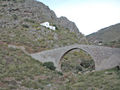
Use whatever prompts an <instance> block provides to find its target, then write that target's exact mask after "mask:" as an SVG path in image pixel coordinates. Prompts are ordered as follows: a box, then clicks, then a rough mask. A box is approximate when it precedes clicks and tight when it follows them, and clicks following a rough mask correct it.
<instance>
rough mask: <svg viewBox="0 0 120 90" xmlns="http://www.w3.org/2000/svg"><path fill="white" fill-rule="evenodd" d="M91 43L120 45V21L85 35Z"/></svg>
mask: <svg viewBox="0 0 120 90" xmlns="http://www.w3.org/2000/svg"><path fill="white" fill-rule="evenodd" d="M87 39H88V41H89V42H91V43H92V44H98V43H99V42H102V43H103V45H105V46H114V47H120V23H118V24H115V25H111V26H109V27H106V28H103V29H101V30H99V31H98V32H95V33H92V34H90V35H88V36H87Z"/></svg>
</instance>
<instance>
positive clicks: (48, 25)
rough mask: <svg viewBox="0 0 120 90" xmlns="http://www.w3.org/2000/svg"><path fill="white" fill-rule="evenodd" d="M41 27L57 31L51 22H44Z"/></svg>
mask: <svg viewBox="0 0 120 90" xmlns="http://www.w3.org/2000/svg"><path fill="white" fill-rule="evenodd" d="M40 25H41V26H44V27H46V28H49V29H51V30H56V28H55V26H50V24H49V22H44V23H41V24H40Z"/></svg>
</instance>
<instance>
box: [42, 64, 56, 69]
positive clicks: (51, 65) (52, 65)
mask: <svg viewBox="0 0 120 90" xmlns="http://www.w3.org/2000/svg"><path fill="white" fill-rule="evenodd" d="M43 66H46V67H47V68H49V69H50V70H55V69H56V67H55V66H54V64H53V62H45V63H44V64H43Z"/></svg>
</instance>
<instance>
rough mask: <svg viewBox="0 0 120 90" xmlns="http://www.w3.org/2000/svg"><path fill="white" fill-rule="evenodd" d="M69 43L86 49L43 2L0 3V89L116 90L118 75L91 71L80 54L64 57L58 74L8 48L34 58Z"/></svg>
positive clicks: (18, 0)
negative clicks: (34, 55)
mask: <svg viewBox="0 0 120 90" xmlns="http://www.w3.org/2000/svg"><path fill="white" fill-rule="evenodd" d="M44 22H47V26H43V25H41V24H42V23H44ZM48 22H49V24H50V25H49V27H48ZM51 26H53V27H55V30H54V29H51ZM75 43H78V44H87V40H86V37H84V36H83V35H82V34H81V33H80V32H79V31H78V29H77V27H76V25H75V24H74V23H73V22H71V21H69V20H68V19H67V18H66V17H60V18H57V16H56V15H55V13H54V12H53V11H52V10H50V9H49V7H47V6H46V5H44V4H43V3H41V2H37V1H34V0H0V90H120V83H119V82H120V71H119V70H118V69H117V68H116V67H115V68H113V69H110V70H104V71H99V72H95V71H94V69H95V68H94V66H95V64H94V61H93V60H92V57H91V56H90V55H89V54H87V53H86V52H84V51H82V50H73V51H70V52H69V53H67V54H65V56H64V57H63V60H61V61H62V62H61V67H62V71H63V72H59V71H56V70H55V66H54V64H53V63H52V62H46V63H41V62H38V61H36V60H35V59H33V58H32V57H31V56H29V55H28V54H27V53H25V52H23V51H24V50H23V51H22V50H21V49H20V48H12V47H9V45H11V44H12V45H14V46H16V47H20V46H23V47H25V49H26V51H27V52H29V53H34V52H40V51H43V50H46V49H52V48H57V47H62V46H66V45H71V44H75ZM21 48H22V47H21ZM111 82H112V83H111Z"/></svg>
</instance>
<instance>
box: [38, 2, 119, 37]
mask: <svg viewBox="0 0 120 90" xmlns="http://www.w3.org/2000/svg"><path fill="white" fill-rule="evenodd" d="M38 1H40V2H43V3H44V4H46V5H47V6H49V8H50V9H52V10H53V11H54V12H55V13H56V15H57V17H60V16H65V17H67V18H68V19H69V20H71V21H73V22H75V24H76V25H77V27H78V29H79V31H80V32H82V33H83V34H84V35H88V34H91V33H93V32H96V31H98V30H100V29H102V28H105V27H108V26H110V25H114V24H116V23H120V0H38Z"/></svg>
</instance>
